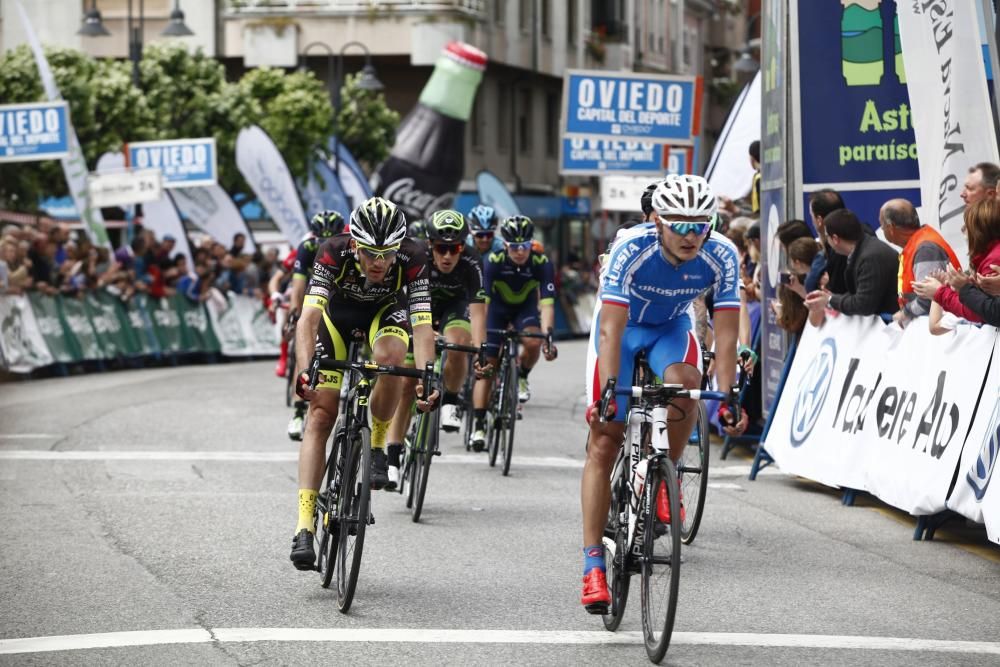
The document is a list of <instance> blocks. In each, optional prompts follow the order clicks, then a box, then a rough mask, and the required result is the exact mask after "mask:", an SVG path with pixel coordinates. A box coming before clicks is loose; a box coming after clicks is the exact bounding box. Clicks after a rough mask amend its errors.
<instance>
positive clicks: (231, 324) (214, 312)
mask: <svg viewBox="0 0 1000 667" xmlns="http://www.w3.org/2000/svg"><path fill="white" fill-rule="evenodd" d="M205 306H206V308H207V310H208V315H209V317H210V318H211V320H212V329H214V330H215V335H216V337H217V338H218V339H219V347H220V348H221V350H222V354H224V355H226V356H230V357H244V356H250V355H252V354H254V350H253V345H252V344H251V342H250V340H249V339H248V338H247V335H246V331H245V329H244V327H243V323H242V322H241V321H240V313H241V308H240V299H239V298H238V297H235V296H233V297H230V298H229V299H228V300H226V301H221V300H215V299H212V300H210V301H208V302H207V303H206V304H205Z"/></svg>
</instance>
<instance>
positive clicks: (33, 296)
mask: <svg viewBox="0 0 1000 667" xmlns="http://www.w3.org/2000/svg"><path fill="white" fill-rule="evenodd" d="M60 298H61V297H60ZM28 300H29V301H30V302H31V309H32V310H33V311H34V312H35V321H36V322H37V323H38V329H39V331H40V332H41V334H42V337H43V338H45V344H46V345H48V346H49V352H51V353H52V358H53V359H55V361H56V362H57V363H61V364H71V363H73V362H76V361H82V360H83V355H82V354H81V353H80V349H79V348H78V347H77V344H76V339H75V338H74V337H73V336H72V335H68V334H67V331H66V325H65V323H64V322H63V319H62V317H61V316H60V314H59V303H58V301H57V300H56V298H55V297H51V296H46V295H44V294H41V293H40V292H29V293H28Z"/></svg>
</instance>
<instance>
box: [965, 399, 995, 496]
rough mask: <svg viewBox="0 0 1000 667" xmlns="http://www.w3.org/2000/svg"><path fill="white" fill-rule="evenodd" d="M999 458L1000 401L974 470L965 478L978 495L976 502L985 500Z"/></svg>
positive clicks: (974, 463)
mask: <svg viewBox="0 0 1000 667" xmlns="http://www.w3.org/2000/svg"><path fill="white" fill-rule="evenodd" d="M998 458H1000V401H998V402H997V404H996V405H995V406H994V408H993V416H992V417H990V427H989V428H988V429H986V442H984V443H983V447H982V449H980V450H979V456H977V457H976V460H975V461H974V462H973V464H972V470H970V471H969V473H968V474H967V475H966V476H965V480H966V481H967V482H968V483H969V486H971V487H972V493H974V494H975V496H976V502H982V501H983V496H985V495H986V487H988V486H989V484H990V476H991V475H993V468H994V467H996V462H997V459H998Z"/></svg>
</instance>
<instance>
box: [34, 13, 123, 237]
mask: <svg viewBox="0 0 1000 667" xmlns="http://www.w3.org/2000/svg"><path fill="white" fill-rule="evenodd" d="M17 9H18V11H19V12H20V14H21V23H22V25H24V32H25V34H26V35H27V37H28V43H29V44H30V45H31V50H32V52H33V53H34V54H35V63H36V64H37V65H38V75H39V77H40V78H41V79H42V87H43V88H44V89H45V96H46V97H48V98H49V99H50V100H61V99H62V94H60V92H59V87H58V86H56V80H55V77H54V76H52V70H51V69H50V68H49V61H48V60H47V59H46V58H45V52H44V51H42V45H41V43H40V42H39V41H38V35H36V34H35V29H34V27H33V26H32V25H31V21H30V20H29V19H28V14H27V13H26V12H25V11H24V7H23V6H22V5H21V3H20V2H18V3H17ZM60 162H61V163H62V168H63V174H64V175H65V176H66V186H67V187H68V188H69V193H70V195H72V197H73V203H74V204H76V210H77V213H78V214H79V215H80V220H81V221H82V222H83V227H84V229H85V230H86V231H87V236H88V237H89V238H90V241H91V243H93V244H94V245H99V246H106V247H108V248H110V247H111V241H110V240H109V239H108V230H107V228H106V227H105V226H104V217H103V216H102V215H101V211H100V209H97V208H91V207H90V202H89V201H88V197H87V173H88V169H87V160H86V158H85V157H84V156H83V149H82V148H80V140H79V139H77V137H76V130H74V129H73V118H72V116H71V117H70V119H69V153H68V155H66V157H64V158H62V159H61V160H60Z"/></svg>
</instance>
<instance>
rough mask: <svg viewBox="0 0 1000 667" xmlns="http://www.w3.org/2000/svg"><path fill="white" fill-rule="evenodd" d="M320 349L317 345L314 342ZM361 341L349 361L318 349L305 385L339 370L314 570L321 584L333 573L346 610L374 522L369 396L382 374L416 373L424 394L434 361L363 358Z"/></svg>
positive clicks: (353, 346)
mask: <svg viewBox="0 0 1000 667" xmlns="http://www.w3.org/2000/svg"><path fill="white" fill-rule="evenodd" d="M317 348H318V350H319V352H320V354H321V353H322V348H321V346H317ZM362 348H363V346H362V343H361V342H359V341H357V340H354V341H352V342H351V344H350V347H349V351H348V355H347V361H338V360H335V359H328V358H324V357H322V356H320V354H317V355H316V356H314V357H313V360H312V363H311V365H310V371H309V385H310V387H315V386H316V382H317V380H318V378H319V372H320V371H321V370H322V371H343V372H344V382H343V383H342V386H343V387H344V389H343V390H342V391H341V399H340V412H339V414H338V416H337V422H336V423H335V424H334V427H333V438H332V445H331V449H330V455H329V457H328V458H327V462H326V472H325V474H324V480H325V482H324V485H323V487H322V492H321V493H320V494H319V497H318V498H317V499H316V514H317V521H316V525H317V534H316V542H317V545H318V548H317V550H316V570H318V571H319V574H320V577H321V580H322V586H323V587H324V588H328V587H329V586H330V583H331V582H332V580H333V576H334V573H336V576H337V603H338V606H339V608H340V611H341V612H342V613H345V614H346V613H347V611H348V610H349V609H350V607H351V602H352V601H353V600H354V592H355V590H356V588H357V584H358V573H359V572H360V569H361V555H362V553H363V549H364V543H365V529H366V528H367V527H368V525H369V524H373V523H375V517H374V516H373V515H372V513H371V510H370V507H371V425H370V424H369V419H368V402H369V399H370V397H371V392H372V387H373V385H374V383H375V380H376V378H377V377H378V376H380V375H400V376H404V377H414V378H419V379H420V380H421V382H422V384H423V388H424V394H425V396H426V395H428V394H429V392H430V387H432V386H433V385H434V384H435V383H436V381H437V380H436V378H435V374H434V367H433V364H432V363H430V362H428V364H427V366H426V368H425V369H424V370H422V371H420V370H416V369H413V368H403V367H400V366H386V365H381V364H376V363H374V362H371V361H365V360H362V359H361V358H360V357H361V350H362Z"/></svg>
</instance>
